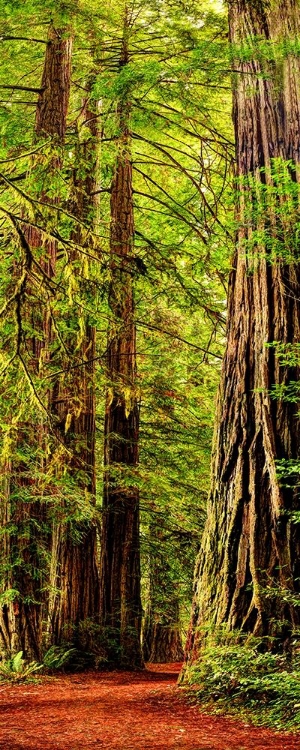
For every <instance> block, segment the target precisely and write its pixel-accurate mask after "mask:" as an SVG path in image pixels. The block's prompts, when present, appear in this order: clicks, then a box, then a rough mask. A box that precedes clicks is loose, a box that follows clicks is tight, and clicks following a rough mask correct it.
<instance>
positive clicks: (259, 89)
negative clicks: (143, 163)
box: [187, 0, 300, 660]
mask: <svg viewBox="0 0 300 750" xmlns="http://www.w3.org/2000/svg"><path fill="white" fill-rule="evenodd" d="M229 24H230V39H231V44H232V57H233V60H234V63H233V68H234V71H235V72H234V74H233V75H234V125H235V134H236V178H237V191H236V221H237V238H236V251H235V256H234V262H233V269H232V273H231V278H230V285H229V304H228V308H229V309H228V341H227V348H226V353H225V358H224V363H223V371H222V381H221V390H220V395H219V407H218V424H217V427H216V436H215V443H214V452H213V462H212V488H211V494H210V498H209V504H208V518H207V524H206V529H205V533H204V538H203V543H202V549H201V552H200V554H199V558H198V561H197V566H196V577H195V595H194V603H193V613H192V622H191V628H190V633H189V638H188V643H187V657H188V659H191V660H194V659H196V658H197V652H198V647H199V641H200V640H201V628H202V627H203V626H205V625H207V624H209V623H210V622H213V623H214V624H215V625H221V624H226V625H227V627H228V628H229V629H233V628H237V629H242V630H243V631H245V632H249V633H253V634H255V635H257V636H267V637H268V636H271V637H275V639H278V640H275V641H274V642H275V644H277V646H278V647H280V645H281V646H282V645H283V644H284V643H285V641H287V640H288V639H289V637H290V634H291V631H292V630H293V628H294V627H295V626H297V625H298V623H299V608H298V607H296V606H295V604H294V601H293V599H294V598H295V597H294V594H295V593H296V594H297V595H298V594H299V573H300V563H299V560H300V556H299V553H300V529H299V525H298V526H297V525H295V524H294V523H293V519H292V511H293V510H294V509H297V508H299V501H298V500H297V495H296V492H295V491H294V490H293V489H292V488H291V487H288V486H286V484H289V485H291V482H290V481H288V482H286V483H285V482H284V481H282V482H280V481H279V479H278V473H277V463H276V462H277V461H278V460H280V459H287V460H290V459H292V460H293V459H296V458H298V457H299V419H298V416H297V414H298V408H299V406H298V405H297V404H296V403H292V402H291V401H290V400H288V398H285V397H284V391H283V392H282V393H281V394H280V393H279V389H280V388H282V386H287V385H288V384H289V383H290V382H291V381H294V380H296V379H297V378H298V372H297V370H296V368H295V367H293V366H291V365H289V363H284V361H283V360H280V358H279V357H278V356H277V354H276V348H274V347H272V346H271V347H270V346H268V344H270V343H272V342H280V344H281V345H282V346H283V350H284V349H286V347H288V348H289V347H290V346H291V345H292V346H293V345H294V344H299V333H300V321H299V312H300V269H299V263H298V258H297V229H296V222H299V179H300V171H299V166H300V164H299V162H300V129H299V122H300V89H299V86H300V62H299V56H297V54H295V55H294V54H293V52H292V50H293V43H294V42H295V40H296V39H297V37H299V32H300V6H299V0H284V1H283V0H279V1H278V2H270V3H269V2H260V1H259V0H257V1H256V2H254V0H253V1H250V0H247V1H246V0H232V1H231V2H230V7H229ZM243 43H244V46H243ZM241 48H243V54H240V53H239V51H240V50H241ZM249 49H250V52H249ZM291 364H292V363H291ZM274 386H275V389H276V390H277V397H276V398H272V397H271V392H272V389H274ZM274 394H275V392H274ZM286 395H287V391H286Z"/></svg>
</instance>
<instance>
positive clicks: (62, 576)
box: [49, 98, 99, 648]
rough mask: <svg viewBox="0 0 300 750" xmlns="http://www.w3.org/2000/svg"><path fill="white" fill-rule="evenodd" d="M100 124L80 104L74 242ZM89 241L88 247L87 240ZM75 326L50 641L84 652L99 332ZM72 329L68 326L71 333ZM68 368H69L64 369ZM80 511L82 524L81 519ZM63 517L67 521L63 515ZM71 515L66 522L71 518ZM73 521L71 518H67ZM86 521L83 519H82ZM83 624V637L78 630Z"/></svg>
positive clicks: (62, 410)
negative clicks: (64, 495)
mask: <svg viewBox="0 0 300 750" xmlns="http://www.w3.org/2000/svg"><path fill="white" fill-rule="evenodd" d="M97 123H98V120H97V115H96V112H93V111H92V110H91V107H90V105H89V99H88V98H87V100H86V101H85V103H84V106H83V108H82V113H81V122H80V123H79V131H80V128H82V130H83V131H85V133H86V136H85V138H82V136H81V134H80V132H79V133H78V146H77V158H76V168H75V171H74V194H73V200H72V214H73V216H76V217H77V218H78V220H79V222H80V224H79V225H78V228H77V229H75V230H74V232H73V236H72V239H73V242H74V243H77V244H78V246H80V245H82V244H83V241H84V237H83V231H82V224H84V225H85V229H84V234H85V235H86V230H87V228H88V227H90V228H91V229H93V227H94V225H95V221H96V214H97V197H96V189H97V154H98V136H99V134H98V125H97ZM86 244H88V246H89V243H88V242H87V243H86ZM69 267H70V274H73V277H74V282H75V284H77V285H78V282H79V278H80V277H81V278H82V277H83V278H84V277H86V279H87V282H86V283H88V276H89V272H88V270H85V269H86V257H85V256H83V255H82V253H81V251H80V249H78V250H75V251H72V252H71V254H70V258H69ZM77 314H78V315H79V317H80V316H81V318H82V319H81V320H80V321H78V319H77V317H76V321H75V322H74V312H73V311H72V309H70V333H69V340H68V341H67V347H68V361H66V362H65V371H64V373H63V374H62V375H60V378H59V381H57V382H56V384H55V387H54V389H53V393H52V397H51V409H52V414H53V415H54V417H55V420H56V423H57V432H58V436H59V438H60V450H61V445H64V446H65V448H66V451H65V452H63V473H64V475H65V481H66V483H67V486H69V492H68V490H67V495H69V497H67V500H66V502H65V505H64V506H62V507H61V508H60V510H59V515H60V516H62V521H61V522H60V519H59V518H57V514H56V513H55V518H54V528H53V547H52V563H51V581H50V584H51V585H50V591H52V592H53V595H52V596H51V595H50V616H49V639H50V641H51V642H52V643H54V644H61V643H62V642H63V641H72V642H73V643H74V644H76V645H77V646H78V647H81V648H84V647H89V646H90V643H89V632H90V631H89V627H88V622H87V621H88V620H90V619H91V618H95V616H96V614H98V613H99V577H98V563H97V529H96V522H95V517H94V516H95V512H94V509H95V496H96V475H95V433H96V424H95V417H96V415H95V345H96V331H95V328H94V326H93V325H91V323H90V321H89V319H88V316H87V314H86V313H82V312H81V311H80V310H79V309H78V310H77ZM72 324H73V329H72ZM69 364H71V367H69V366H68V365H69ZM80 506H83V508H82V511H81V513H82V516H83V519H82V520H78V514H80ZM63 516H65V519H64V518H63ZM68 516H69V520H68V518H67V517H68ZM72 516H73V518H72ZM84 516H85V517H84ZM80 626H81V629H82V632H81V633H80V632H79V628H80Z"/></svg>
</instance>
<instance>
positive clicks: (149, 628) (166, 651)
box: [143, 524, 183, 664]
mask: <svg viewBox="0 0 300 750" xmlns="http://www.w3.org/2000/svg"><path fill="white" fill-rule="evenodd" d="M157 542H159V545H162V547H161V548H160V549H159V547H158V546H157ZM150 544H151V547H150V561H149V591H148V602H147V606H146V612H145V620H144V624H143V657H144V660H145V661H148V662H153V663H161V664H166V663H171V662H179V661H182V659H183V648H182V640H181V628H180V609H179V596H178V583H177V582H176V581H175V580H174V573H173V571H172V568H171V566H170V564H169V562H168V551H167V547H166V540H165V538H164V532H163V531H162V530H161V529H158V528H157V525H156V524H155V525H154V524H153V525H152V526H151V527H150Z"/></svg>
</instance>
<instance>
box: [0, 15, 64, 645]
mask: <svg viewBox="0 0 300 750" xmlns="http://www.w3.org/2000/svg"><path fill="white" fill-rule="evenodd" d="M71 48H72V42H71V40H70V39H68V38H64V32H61V31H59V30H56V29H54V28H53V27H50V30H49V41H48V45H47V48H46V55H45V62H44V69H43V75H42V83H41V92H40V94H39V98H38V104H37V111H36V121H35V133H36V139H40V138H41V137H43V136H45V135H47V136H48V137H49V136H50V137H51V138H52V142H53V143H54V144H55V149H54V154H55V155H54V156H53V157H52V156H51V157H50V161H51V163H50V170H54V169H58V168H59V166H60V156H58V155H57V152H58V149H59V148H60V147H61V146H62V145H63V141H64V136H65V129H66V115H67V109H68V101H69V93H70V75H71ZM39 158H40V157H39ZM41 158H42V159H43V157H41ZM40 167H41V164H40V163H39V164H38V163H33V169H35V168H37V169H40ZM48 167H49V165H48ZM46 171H47V170H46ZM48 179H49V174H48ZM44 184H45V183H44ZM39 197H40V198H42V199H43V200H44V201H45V202H47V198H46V196H45V193H44V190H42V192H41V195H40V196H39ZM24 242H25V243H28V247H29V252H30V253H32V254H33V255H35V251H36V250H37V251H38V259H39V263H40V267H41V269H42V273H45V274H47V275H48V277H49V278H50V279H51V278H52V277H53V275H54V272H55V257H56V244H55V242H47V243H46V244H44V245H43V237H42V234H41V232H40V231H39V230H37V229H35V228H33V227H31V228H30V229H28V228H27V227H26V226H25V229H24ZM42 248H43V253H42V257H39V251H40V250H41V249H42ZM31 269H32V263H31V261H28V264H27V279H26V281H25V282H24V289H23V292H24V300H22V302H23V305H22V308H21V307H20V308H19V314H20V317H21V316H22V318H21V320H22V323H20V324H21V325H22V326H23V336H24V331H25V330H26V326H27V325H29V327H31V328H32V329H33V330H39V331H40V333H41V335H38V336H35V335H31V337H30V338H29V337H28V338H27V339H26V342H25V346H24V352H23V357H24V361H25V360H27V367H28V371H31V372H32V374H33V377H34V375H36V374H37V373H38V372H39V369H40V364H41V353H42V349H45V352H46V354H45V357H47V356H49V355H48V350H49V343H50V335H51V334H50V327H49V320H48V317H47V316H46V317H45V318H44V319H43V316H42V315H41V311H40V304H39V305H37V303H36V296H35V293H34V288H33V285H34V282H33V280H32V278H31ZM25 284H26V289H25ZM25 295H26V300H25ZM20 304H21V300H20ZM24 318H25V319H26V320H24ZM24 324H25V325H24ZM22 345H23V337H22V340H20V342H19V346H20V348H21V346H22ZM20 354H21V351H20ZM26 417H27V415H24V418H23V419H24V421H23V422H22V424H20V425H19V428H18V435H17V440H16V446H15V451H14V455H13V459H12V461H11V464H10V466H9V467H8V478H7V481H6V483H5V491H4V503H3V513H2V525H3V526H6V527H7V529H8V531H7V534H6V533H5V534H4V540H5V541H4V547H3V558H2V570H3V571H4V575H3V576H2V580H3V584H2V585H3V589H4V592H5V594H6V601H7V603H5V604H4V605H3V607H2V608H1V610H0V636H1V641H2V645H3V648H4V650H5V651H7V652H8V653H11V652H14V651H18V650H22V651H23V652H24V654H25V656H27V657H35V658H38V659H39V658H40V656H41V642H42V616H43V613H42V605H43V594H42V591H41V590H42V588H43V585H44V583H45V581H44V575H45V545H46V544H47V540H46V539H45V527H44V524H45V512H46V511H45V506H44V504H42V503H40V501H39V496H40V494H41V493H40V489H39V487H38V486H37V479H36V476H37V473H36V468H37V465H38V464H39V465H40V461H41V459H40V453H41V452H42V450H43V447H44V438H45V431H44V427H43V424H41V422H38V420H37V419H34V417H32V420H33V424H30V423H29V422H27V421H25V420H26ZM34 422H35V424H34ZM24 454H25V455H26V454H27V455H28V460H27V461H26V459H24ZM20 456H22V457H21V458H20ZM35 498H36V499H35Z"/></svg>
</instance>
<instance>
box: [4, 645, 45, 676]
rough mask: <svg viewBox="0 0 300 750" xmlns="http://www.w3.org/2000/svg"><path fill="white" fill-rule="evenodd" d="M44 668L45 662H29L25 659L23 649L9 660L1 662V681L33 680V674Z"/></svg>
mask: <svg viewBox="0 0 300 750" xmlns="http://www.w3.org/2000/svg"><path fill="white" fill-rule="evenodd" d="M42 668H43V664H38V663H37V662H35V661H31V662H30V663H27V662H26V660H25V659H23V651H19V653H17V654H15V656H12V657H11V658H10V659H8V660H7V661H1V662H0V681H1V682H12V683H19V682H28V681H30V680H32V675H33V674H35V673H36V672H38V671H39V670H40V669H42Z"/></svg>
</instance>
